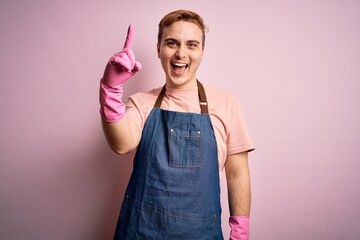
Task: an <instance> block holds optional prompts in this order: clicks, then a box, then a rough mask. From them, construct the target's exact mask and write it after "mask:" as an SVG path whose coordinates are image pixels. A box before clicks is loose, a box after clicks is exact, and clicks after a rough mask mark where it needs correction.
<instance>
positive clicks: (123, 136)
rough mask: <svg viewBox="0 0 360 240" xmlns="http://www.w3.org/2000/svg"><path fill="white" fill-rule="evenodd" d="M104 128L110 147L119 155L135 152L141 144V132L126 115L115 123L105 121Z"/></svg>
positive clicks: (103, 122)
mask: <svg viewBox="0 0 360 240" xmlns="http://www.w3.org/2000/svg"><path fill="white" fill-rule="evenodd" d="M102 126H103V130H104V134H105V138H106V140H107V143H108V145H109V146H110V148H111V149H112V150H113V151H114V152H115V153H117V154H125V153H128V152H131V151H133V150H134V149H135V148H136V147H137V145H138V144H139V142H140V136H141V133H140V130H139V129H138V127H137V126H136V125H135V124H134V123H133V122H132V121H129V120H128V118H127V117H126V115H125V116H124V117H123V118H122V119H121V120H120V121H118V122H114V123H111V122H106V121H104V120H103V121H102Z"/></svg>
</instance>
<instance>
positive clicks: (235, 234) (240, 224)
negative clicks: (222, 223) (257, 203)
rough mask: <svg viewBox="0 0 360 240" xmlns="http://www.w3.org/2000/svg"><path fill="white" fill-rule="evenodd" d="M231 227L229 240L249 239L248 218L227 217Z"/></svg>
mask: <svg viewBox="0 0 360 240" xmlns="http://www.w3.org/2000/svg"><path fill="white" fill-rule="evenodd" d="M229 225H230V227H231V232H230V240H248V239H249V225H250V217H249V216H231V217H229Z"/></svg>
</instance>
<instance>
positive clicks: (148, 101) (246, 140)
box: [126, 84, 254, 171]
mask: <svg viewBox="0 0 360 240" xmlns="http://www.w3.org/2000/svg"><path fill="white" fill-rule="evenodd" d="M161 88H162V87H160V88H156V89H153V90H151V91H149V92H147V93H136V94H134V95H132V96H130V98H129V101H128V103H127V105H126V116H127V118H128V119H129V120H131V121H133V122H134V123H135V124H136V125H137V126H138V128H139V129H140V130H142V129H143V127H144V124H145V121H146V119H147V117H148V116H149V114H150V111H151V109H153V107H154V104H155V101H156V99H157V97H158V96H159V93H160V91H161ZM204 89H205V93H206V97H207V101H208V107H209V114H210V118H211V122H212V125H213V128H214V131H215V137H216V141H217V146H218V160H219V170H220V171H222V169H223V167H224V165H225V161H226V157H227V156H228V155H232V154H236V153H241V152H244V151H251V150H254V145H253V143H252V141H251V139H250V136H249V134H248V131H247V129H246V125H245V120H244V116H243V113H242V109H241V106H240V103H239V102H238V100H237V99H236V98H235V97H234V96H233V95H231V94H229V93H228V92H226V91H223V90H219V89H216V88H213V87H210V86H207V85H205V84H204ZM161 108H162V109H164V110H171V111H178V112H191V113H200V112H201V111H200V105H199V96H198V90H197V88H193V89H171V88H166V92H165V97H164V99H163V101H162V104H161ZM140 132H141V131H140Z"/></svg>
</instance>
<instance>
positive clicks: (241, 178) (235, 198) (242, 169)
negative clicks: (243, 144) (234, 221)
mask: <svg viewBox="0 0 360 240" xmlns="http://www.w3.org/2000/svg"><path fill="white" fill-rule="evenodd" d="M225 170H226V180H227V188H228V199H229V208H230V214H231V216H249V215H250V207H251V187H250V171H249V165H248V153H247V152H243V153H239V154H235V155H229V156H228V157H227V160H226V164H225Z"/></svg>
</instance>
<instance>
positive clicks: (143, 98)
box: [129, 87, 161, 105]
mask: <svg viewBox="0 0 360 240" xmlns="http://www.w3.org/2000/svg"><path fill="white" fill-rule="evenodd" d="M160 91H161V87H158V88H154V89H151V90H150V91H148V92H137V93H135V94H133V95H131V96H130V97H129V99H130V100H131V101H132V102H134V103H135V104H136V105H139V104H140V105H146V104H154V103H155V101H156V98H157V97H158V95H159V93H160Z"/></svg>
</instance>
